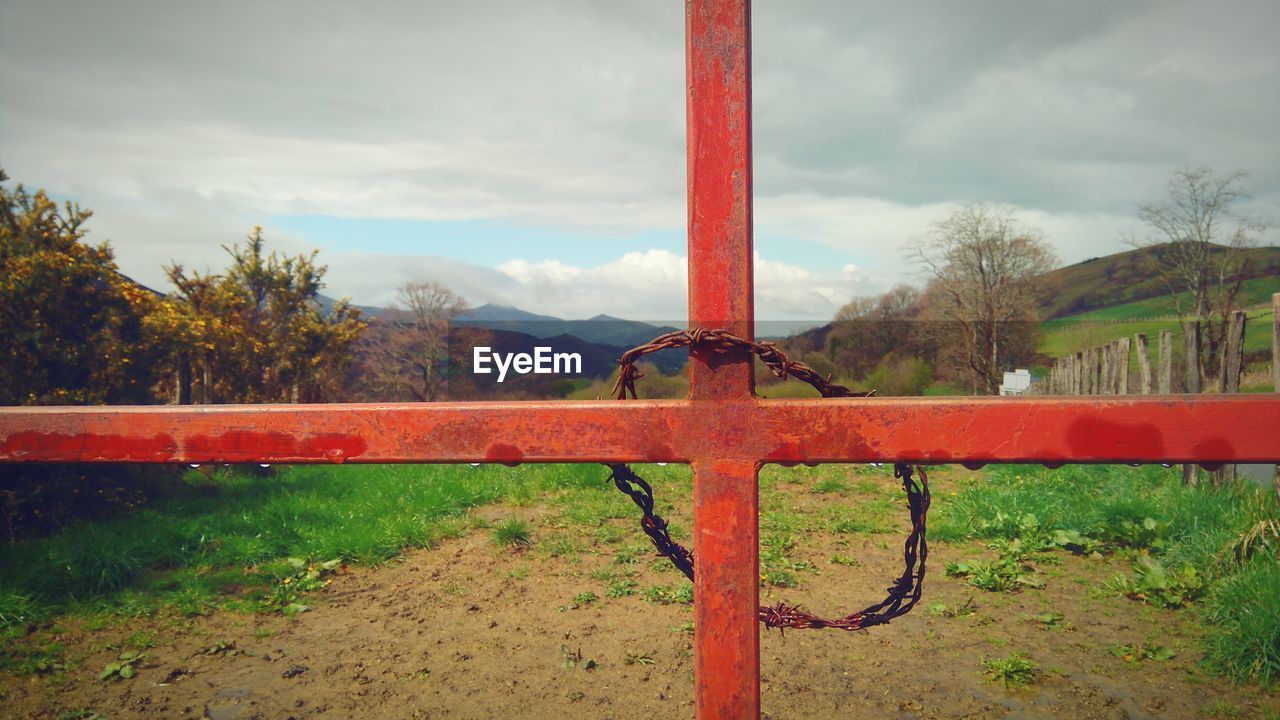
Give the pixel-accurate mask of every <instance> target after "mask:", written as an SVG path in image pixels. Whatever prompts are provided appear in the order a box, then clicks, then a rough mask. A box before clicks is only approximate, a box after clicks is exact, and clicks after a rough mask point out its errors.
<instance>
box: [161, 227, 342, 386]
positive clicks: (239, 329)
mask: <svg viewBox="0 0 1280 720" xmlns="http://www.w3.org/2000/svg"><path fill="white" fill-rule="evenodd" d="M224 249H225V250H226V251H227V253H228V254H229V255H230V256H231V266H230V267H229V268H228V270H227V272H226V273H225V274H223V275H212V274H203V275H202V274H200V273H191V274H187V272H186V271H185V270H184V269H183V268H182V266H181V265H173V266H170V267H168V268H166V272H168V274H169V278H170V280H171V281H172V282H173V284H174V287H175V288H176V292H175V293H174V295H173V297H172V298H171V299H170V300H168V301H167V302H166V303H165V304H164V305H163V307H162V312H163V318H164V319H163V321H157V322H158V323H159V322H163V324H164V326H165V327H166V328H167V329H168V330H169V332H171V333H172V337H173V338H174V339H175V343H174V346H173V348H172V350H171V353H170V355H169V358H168V360H169V364H170V367H171V368H172V373H171V377H172V378H173V380H172V381H171V382H172V383H173V387H172V390H173V393H174V396H175V397H177V398H179V399H180V400H194V401H199V402H202V403H210V402H231V403H241V402H300V401H305V402H319V401H322V400H331V399H333V398H335V397H337V396H339V395H340V394H341V392H342V381H343V379H344V377H345V375H346V371H347V368H348V367H349V366H350V364H351V360H352V356H353V354H354V350H355V345H356V342H357V340H358V339H359V337H360V334H361V332H363V330H364V328H365V325H366V323H365V322H364V321H363V320H362V319H360V312H359V311H358V310H356V309H355V308H353V307H351V305H350V304H349V303H348V302H346V301H345V300H343V301H340V302H339V303H337V304H336V305H335V306H334V307H333V308H331V309H330V311H329V312H328V313H327V314H326V313H325V312H324V311H323V309H322V307H321V305H320V302H319V299H318V297H319V292H320V289H321V288H322V287H323V278H324V274H325V271H326V268H325V267H324V266H321V265H317V264H316V262H315V257H316V253H315V252H314V251H313V252H312V253H310V254H309V255H299V256H297V257H287V256H281V255H280V254H279V253H277V252H275V251H272V252H271V253H269V254H268V253H266V252H265V240H264V238H263V236H262V228H260V227H258V228H254V231H253V233H252V234H250V235H249V237H248V242H247V243H246V244H245V245H243V246H242V245H240V244H236V245H234V246H232V247H229V248H225V247H224ZM188 387H189V388H190V389H187V388H188Z"/></svg>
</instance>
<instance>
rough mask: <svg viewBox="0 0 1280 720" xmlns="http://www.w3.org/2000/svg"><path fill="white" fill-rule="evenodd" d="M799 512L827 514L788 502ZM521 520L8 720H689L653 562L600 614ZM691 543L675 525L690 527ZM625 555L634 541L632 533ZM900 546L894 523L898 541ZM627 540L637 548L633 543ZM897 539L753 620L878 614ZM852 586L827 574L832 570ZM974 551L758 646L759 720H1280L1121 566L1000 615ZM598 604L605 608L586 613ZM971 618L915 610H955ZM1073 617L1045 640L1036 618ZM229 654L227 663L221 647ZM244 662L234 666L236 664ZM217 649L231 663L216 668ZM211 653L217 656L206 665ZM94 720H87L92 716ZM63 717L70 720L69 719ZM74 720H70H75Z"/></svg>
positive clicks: (600, 564) (94, 667)
mask: <svg viewBox="0 0 1280 720" xmlns="http://www.w3.org/2000/svg"><path fill="white" fill-rule="evenodd" d="M795 492H796V497H797V502H798V503H799V504H805V503H811V502H817V500H816V499H814V497H813V496H810V495H807V494H806V493H804V492H803V490H802V489H800V488H799V487H797V488H796V489H795ZM480 513H481V514H483V515H485V516H487V517H490V518H494V519H496V518H501V517H507V516H509V515H511V514H512V513H514V514H517V515H519V516H521V517H524V518H527V519H529V520H530V523H531V526H533V527H534V528H536V530H535V532H534V539H535V544H534V547H533V548H532V549H528V550H524V551H520V552H513V551H512V550H509V549H504V548H499V547H497V546H495V544H494V543H493V541H492V539H491V537H490V535H489V533H488V532H486V531H483V530H481V531H477V532H475V533H473V534H471V535H469V536H468V537H465V538H462V539H459V540H453V541H449V542H447V543H444V544H442V545H440V546H438V547H436V548H434V549H432V550H425V551H418V552H413V553H410V554H408V555H406V556H405V557H404V559H403V560H402V561H400V562H396V563H394V564H391V565H389V566H386V567H382V568H379V569H376V570H370V569H353V570H351V571H350V572H348V573H347V574H344V575H342V576H340V577H338V578H337V579H336V581H335V582H334V584H333V585H332V586H330V587H329V588H328V589H327V590H325V591H323V592H319V593H316V594H315V595H314V596H312V597H310V598H309V600H308V601H309V602H310V603H311V605H312V606H313V609H311V610H310V611H308V612H305V613H302V614H301V615H299V616H297V617H296V618H295V619H293V620H289V619H286V618H283V617H280V616H274V615H257V616H254V615H245V614H238V613H231V612H219V613H215V614H213V615H211V616H206V617H199V618H195V619H192V620H188V619H172V618H170V619H154V620H146V621H137V622H129V623H128V624H127V625H121V626H118V627H114V628H109V629H106V630H99V631H96V632H85V631H78V630H68V631H67V632H64V633H62V634H60V635H58V636H57V637H56V638H54V639H56V640H58V641H60V642H62V643H64V645H65V647H66V653H65V655H66V657H67V660H68V666H67V669H66V671H65V672H63V673H61V674H58V675H53V676H38V675H31V676H15V675H10V674H0V688H3V692H4V695H3V699H0V716H4V717H14V718H52V717H56V716H57V715H58V713H59V712H64V713H65V712H68V711H96V712H101V713H103V714H104V715H106V716H107V717H110V718H201V717H207V718H215V719H222V720H227V719H232V718H291V717H292V718H317V717H323V718H347V717H351V718H402V717H403V718H491V717H504V718H512V719H514V718H545V717H592V718H634V717H644V716H651V717H668V716H670V717H690V716H691V715H692V714H693V677H692V668H693V658H692V655H693V636H692V634H691V631H690V624H691V621H692V617H693V616H692V609H691V607H690V606H689V605H685V604H666V605H664V604H655V603H653V602H649V601H647V600H645V599H644V598H643V597H642V594H641V592H640V591H641V590H642V589H643V588H645V587H648V586H651V585H655V584H670V583H673V582H675V581H676V580H678V575H677V574H676V573H674V572H672V571H660V570H658V569H657V568H656V567H655V566H653V565H651V564H650V563H649V562H648V561H647V560H643V561H641V562H640V563H638V564H636V565H632V566H629V567H631V568H634V569H635V570H636V571H637V573H636V575H635V577H634V580H636V581H637V583H638V585H637V587H636V590H637V592H636V594H634V595H631V596H627V597H617V598H609V597H606V590H605V587H606V583H604V582H602V581H601V580H600V579H599V576H598V575H597V577H593V576H592V573H593V571H601V570H611V569H612V570H617V569H618V567H619V566H618V565H615V564H613V557H612V555H611V551H612V550H613V549H615V547H616V546H595V547H592V548H590V549H589V550H587V551H585V552H582V553H581V554H579V555H578V556H577V558H576V559H575V558H573V557H571V556H553V555H550V554H549V553H547V552H545V551H540V550H539V548H538V546H539V543H538V541H540V540H544V539H546V538H548V537H551V536H553V535H554V534H555V533H557V532H559V533H563V532H564V530H556V529H553V528H549V527H545V526H542V525H539V523H540V522H541V521H543V520H546V519H548V518H550V517H552V516H553V515H554V513H553V511H552V510H550V509H548V508H545V507H539V506H533V507H526V508H486V509H484V510H483V511H480ZM683 521H684V522H685V523H686V527H687V517H686V518H684V519H683ZM612 522H617V523H618V525H619V527H626V528H628V530H629V531H630V532H634V533H635V534H634V535H633V536H630V540H635V541H639V540H642V537H641V536H640V534H639V531H638V530H636V529H635V526H634V524H633V523H632V522H626V523H623V521H612ZM902 525H903V526H904V527H903V529H904V530H905V519H904V521H903V522H902ZM630 540H629V541H630ZM899 541H900V538H899V537H898V536H896V535H854V536H843V537H841V536H837V535H831V534H824V533H817V534H814V535H811V536H807V538H806V540H805V542H804V544H802V546H801V547H800V548H798V549H797V550H796V551H795V552H794V553H793V555H794V557H795V558H796V559H799V560H804V561H807V562H810V563H812V564H813V565H814V566H816V568H817V572H806V573H802V574H801V585H800V587H796V588H785V589H777V588H766V589H762V600H763V601H764V602H774V601H776V600H779V599H784V598H785V599H788V600H791V601H799V602H801V603H802V604H803V605H805V606H806V607H807V608H810V609H813V610H815V611H818V612H821V613H824V614H829V615H836V614H843V613H844V612H848V611H849V610H851V609H854V608H857V607H862V606H864V605H866V604H868V603H869V602H871V601H873V600H877V599H878V597H877V596H878V595H879V594H880V593H881V588H883V587H884V586H885V585H886V584H887V580H888V579H889V578H891V577H894V576H895V575H896V574H898V573H899V572H901V567H900V563H901V558H900V556H899V555H898V554H897V553H898V543H899ZM836 553H839V554H843V555H846V556H850V557H857V558H859V559H860V560H861V563H862V564H861V566H857V567H847V566H842V565H834V564H831V563H830V562H829V558H830V557H831V556H832V555H833V554H836ZM991 554H992V553H991V551H989V550H987V549H985V548H984V547H982V546H981V545H979V544H962V545H944V544H940V543H935V544H934V545H933V546H932V547H931V553H930V557H929V569H930V576H929V580H928V581H927V582H926V588H925V600H924V601H923V602H922V603H921V604H920V606H918V607H917V608H916V609H915V611H913V612H912V613H911V614H910V615H908V616H906V617H903V618H900V619H898V620H896V621H895V622H894V623H893V624H891V625H889V626H886V627H877V628H873V629H871V630H869V631H861V632H855V633H842V632H838V631H830V630H828V631H791V632H788V633H786V634H785V635H783V634H781V633H778V632H776V631H768V632H762V637H761V661H762V676H763V677H762V686H761V694H762V703H763V707H764V714H765V716H766V717H769V718H777V719H782V718H836V717H840V718H845V717H887V718H1105V719H1107V720H1118V719H1122V718H1130V719H1132V720H1137V719H1139V718H1201V717H1240V718H1254V717H1256V718H1274V717H1277V714H1280V697H1277V695H1276V694H1275V692H1274V691H1268V690H1264V689H1259V688H1255V687H1238V686H1232V685H1231V684H1230V683H1228V682H1227V681H1224V680H1221V679H1217V678H1213V677H1210V676H1208V675H1206V674H1204V673H1203V672H1202V671H1201V670H1200V669H1199V668H1198V667H1197V660H1198V658H1199V652H1198V650H1197V647H1196V642H1195V640H1196V638H1197V633H1198V632H1200V630H1199V628H1198V627H1197V626H1196V625H1195V623H1194V616H1193V615H1192V614H1191V613H1190V612H1188V611H1176V612H1175V611H1168V610H1157V609H1153V608H1149V607H1145V606H1143V605H1140V604H1138V603H1135V602H1132V601H1129V600H1126V599H1123V598H1118V597H1113V596H1110V595H1107V594H1105V593H1099V592H1097V588H1098V586H1099V585H1100V584H1101V583H1102V582H1103V581H1104V580H1105V579H1106V578H1108V577H1111V576H1112V575H1114V574H1115V573H1116V572H1119V571H1122V570H1127V569H1128V567H1127V564H1126V563H1121V562H1119V561H1116V560H1114V559H1111V558H1106V559H1101V560H1089V559H1085V558H1079V557H1075V556H1069V555H1063V557H1062V564H1061V565H1058V566H1047V567H1044V568H1042V577H1043V578H1044V579H1045V580H1046V585H1045V587H1044V588H1043V589H1039V590H1035V589H1027V590H1024V591H1022V592H1019V593H1014V594H993V593H987V592H983V591H981V590H977V589H975V588H973V587H971V586H969V585H968V584H967V583H966V582H965V581H964V579H962V578H947V577H944V575H943V572H942V569H943V567H944V565H945V563H946V562H948V561H958V560H966V559H971V558H976V557H985V556H990V555H991ZM585 592H594V593H595V594H596V595H598V596H599V600H598V601H595V602H586V603H582V602H576V601H575V598H576V597H577V596H579V594H581V593H585ZM969 598H972V600H973V604H974V605H976V609H975V611H974V612H973V613H972V614H968V615H962V616H955V617H950V616H947V615H945V614H940V613H939V612H938V609H937V608H935V609H934V612H930V611H929V610H927V609H926V606H927V605H931V604H934V603H939V602H940V603H945V604H946V605H947V606H948V607H952V608H954V607H956V606H960V605H963V604H964V603H965V601H966V600H967V599H969ZM1049 611H1052V612H1057V613H1061V614H1062V615H1063V619H1062V620H1061V622H1059V623H1057V625H1058V627H1056V628H1046V627H1045V626H1044V625H1043V624H1042V623H1040V622H1037V621H1036V620H1035V617H1036V616H1038V615H1041V614H1043V613H1046V612H1049ZM140 630H141V631H148V632H154V633H155V635H156V639H157V645H156V646H155V647H153V648H150V649H148V650H146V651H145V652H146V654H147V656H146V658H145V659H144V660H143V661H142V663H141V665H140V666H139V669H138V673H137V676H136V677H134V678H133V679H130V680H120V681H108V682H102V681H99V680H98V673H99V671H100V670H101V669H102V668H103V667H104V666H105V665H106V664H107V663H108V662H111V661H112V660H114V659H115V657H116V655H117V653H118V652H119V650H118V649H111V647H112V646H117V648H118V644H119V643H121V642H123V640H124V638H126V637H128V636H129V635H130V634H132V633H136V632H138V631H140ZM1118 643H1132V644H1140V643H1148V644H1158V645H1163V646H1166V647H1169V648H1170V649H1172V650H1174V651H1175V652H1176V653H1177V654H1176V656H1175V657H1174V658H1172V659H1170V660H1167V661H1158V660H1146V661H1141V662H1128V661H1126V660H1124V659H1122V658H1120V657H1116V656H1114V655H1113V654H1112V653H1110V652H1108V648H1110V647H1112V646H1113V645H1115V644H1118ZM219 644H221V645H219ZM232 644H234V652H232V651H231V650H230V649H229V648H230V646H231V645H232ZM219 647H221V650H218V648H219ZM210 648H215V651H214V652H212V653H210V652H209V649H210ZM1014 652H1025V653H1026V654H1027V655H1029V656H1030V658H1031V659H1032V660H1033V661H1034V662H1036V663H1037V664H1038V665H1039V667H1040V669H1041V674H1040V675H1039V677H1038V679H1037V680H1036V681H1035V682H1034V683H1033V684H1031V685H1030V686H1029V687H1026V688H1023V689H1009V690H1007V689H1005V688H1004V687H1002V686H1001V685H999V684H997V683H994V682H992V681H991V680H990V679H988V678H987V677H985V676H984V673H983V664H982V661H983V660H984V659H989V658H1002V657H1006V656H1008V655H1010V654H1012V653H1014ZM85 716H86V717H87V714H86V715H85ZM64 717H68V716H66V715H64ZM73 717H80V716H79V715H73Z"/></svg>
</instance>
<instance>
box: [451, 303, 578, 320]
mask: <svg viewBox="0 0 1280 720" xmlns="http://www.w3.org/2000/svg"><path fill="white" fill-rule="evenodd" d="M458 319H459V320H462V321H465V322H470V323H474V324H476V325H479V324H481V323H489V322H492V323H520V322H565V321H564V320H561V319H560V318H558V317H552V316H550V315H538V314H537V313H531V312H528V311H525V310H521V309H520V308H518V307H512V306H510V305H494V304H493V303H488V304H485V305H481V306H480V307H474V308H471V309H470V310H467V311H466V312H464V313H462V315H460V316H459V317H458Z"/></svg>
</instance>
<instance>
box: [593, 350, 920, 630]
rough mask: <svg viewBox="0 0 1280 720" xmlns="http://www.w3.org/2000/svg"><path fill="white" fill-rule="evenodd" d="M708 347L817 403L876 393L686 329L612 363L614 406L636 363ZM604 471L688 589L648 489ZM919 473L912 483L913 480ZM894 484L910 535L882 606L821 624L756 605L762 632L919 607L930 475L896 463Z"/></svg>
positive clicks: (867, 622)
mask: <svg viewBox="0 0 1280 720" xmlns="http://www.w3.org/2000/svg"><path fill="white" fill-rule="evenodd" d="M693 346H698V347H711V348H712V349H713V350H714V351H715V352H721V353H723V352H729V351H731V350H733V349H735V348H743V349H746V350H749V351H750V352H752V353H753V354H755V355H756V356H757V357H759V358H760V359H761V360H762V361H763V362H764V363H765V365H766V366H768V367H769V369H770V370H771V371H772V372H773V374H774V375H776V376H778V377H779V378H781V379H784V380H785V379H786V378H787V377H795V378H799V379H800V380H803V381H804V382H807V383H809V384H810V385H812V386H813V387H814V388H815V389H816V390H817V391H818V392H819V393H820V394H821V395H822V396H823V397H867V396H870V395H872V394H873V393H874V392H875V391H874V390H872V391H871V392H866V393H859V392H855V391H853V390H850V389H849V388H847V387H844V386H843V385H836V384H833V383H832V382H831V379H830V377H828V378H825V379H824V378H823V377H822V376H821V375H819V374H818V373H817V372H816V371H814V370H813V368H811V367H809V366H808V365H806V364H804V363H802V362H795V361H792V360H790V359H789V358H788V357H787V356H786V354H785V353H783V352H782V350H780V349H778V347H777V346H776V345H775V344H774V343H770V342H754V341H751V340H747V339H745V338H740V337H737V336H736V335H733V334H731V333H729V332H728V331H727V330H706V329H702V328H692V329H690V330H680V331H677V332H671V333H667V334H665V335H660V336H658V337H656V338H654V339H653V340H651V341H649V342H648V343H645V344H644V345H641V346H639V347H636V348H633V349H631V350H628V351H627V352H626V353H624V354H623V355H622V358H621V359H620V360H619V361H618V364H619V366H620V371H619V373H618V381H617V382H616V383H615V384H614V387H613V395H614V397H616V398H617V399H619V400H625V399H627V398H628V397H631V398H635V397H636V388H635V381H636V380H637V379H639V378H641V377H643V374H642V373H640V372H639V371H638V370H637V369H636V366H635V363H636V361H637V360H639V359H640V358H642V357H644V356H645V355H648V354H649V353H654V352H658V351H659V350H667V349H671V348H682V347H693ZM607 467H608V468H609V471H610V476H609V478H610V479H611V480H612V481H613V484H614V486H616V487H617V488H618V490H620V491H621V492H623V493H624V494H626V495H627V496H628V497H630V498H631V501H632V502H634V503H635V504H636V507H638V508H640V512H641V515H642V517H641V519H640V527H641V529H643V530H644V533H645V535H647V536H648V537H649V540H650V541H651V542H652V543H653V546H654V549H655V550H656V551H657V553H658V555H659V556H661V557H665V558H667V559H668V560H670V561H671V564H672V565H674V566H675V567H676V568H677V569H678V570H680V572H682V573H684V576H685V577H687V578H689V581H690V582H693V579H694V558H693V553H692V552H690V551H689V550H688V549H687V548H685V547H684V546H682V545H680V543H678V542H676V541H675V540H674V539H672V537H671V533H670V529H669V526H668V525H667V521H666V520H664V519H663V518H662V516H660V515H658V514H657V513H656V512H654V499H653V488H652V487H651V486H650V485H649V483H648V482H646V481H645V480H644V479H643V478H641V477H640V476H639V475H637V474H636V473H635V471H634V470H632V469H631V468H630V467H629V466H628V465H625V464H622V463H611V464H608V465H607ZM917 473H918V474H919V480H918V481H917V479H916V477H915V476H916V474H917ZM893 474H894V477H896V478H898V479H900V480H902V489H903V491H904V492H905V493H906V495H907V509H908V510H909V512H910V514H911V532H910V534H908V535H907V539H906V541H905V542H904V543H903V549H902V560H903V570H902V574H901V575H900V576H898V578H897V579H896V580H894V581H893V584H892V585H890V586H889V587H888V588H887V589H886V591H885V592H886V595H885V598H884V599H883V600H881V601H880V602H878V603H875V604H873V605H869V606H867V607H865V608H863V609H862V610H858V611H856V612H852V613H849V614H848V615H845V616H843V617H838V618H824V617H820V616H818V615H814V614H813V613H810V612H807V611H805V610H804V609H802V608H801V607H800V606H799V605H788V604H787V603H785V602H781V601H780V602H779V603H778V604H777V605H773V606H764V605H762V606H760V607H759V608H758V610H757V618H758V619H759V621H760V622H762V623H764V625H765V627H770V628H778V629H779V630H784V631H785V630H786V629H788V628H791V629H797V630H809V629H822V628H832V629H836V630H861V629H864V628H869V627H873V626H876V625H884V624H886V623H888V622H889V621H890V620H893V619H894V618H896V617H900V616H902V615H905V614H907V613H908V612H910V611H911V609H912V608H913V607H915V605H916V603H917V602H919V600H920V596H921V594H922V593H923V591H924V577H925V560H926V559H927V558H928V556H929V544H928V541H927V539H926V535H927V530H926V526H927V517H928V514H929V501H930V497H929V476H928V475H927V474H926V473H925V470H924V468H923V467H922V466H912V465H908V464H905V463H895V464H894V466H893Z"/></svg>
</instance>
